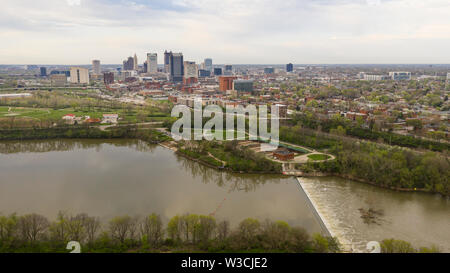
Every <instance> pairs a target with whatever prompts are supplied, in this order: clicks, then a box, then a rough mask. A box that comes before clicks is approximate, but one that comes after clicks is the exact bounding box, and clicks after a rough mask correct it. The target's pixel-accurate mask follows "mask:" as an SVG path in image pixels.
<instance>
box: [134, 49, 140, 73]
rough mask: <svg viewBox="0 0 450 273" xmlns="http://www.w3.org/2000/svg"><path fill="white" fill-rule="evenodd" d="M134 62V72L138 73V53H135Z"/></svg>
mask: <svg viewBox="0 0 450 273" xmlns="http://www.w3.org/2000/svg"><path fill="white" fill-rule="evenodd" d="M133 61H134V63H133V70H136V71H137V70H139V64H138V58H137V56H136V53H134V58H133Z"/></svg>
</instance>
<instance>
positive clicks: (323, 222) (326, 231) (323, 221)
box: [297, 177, 352, 252]
mask: <svg viewBox="0 0 450 273" xmlns="http://www.w3.org/2000/svg"><path fill="white" fill-rule="evenodd" d="M297 182H298V185H299V188H300V190H301V192H303V194H304V195H305V196H306V197H307V198H306V200H307V202H308V205H309V207H310V208H311V211H312V213H313V214H314V217H315V218H316V219H317V221H318V223H319V225H320V227H321V229H322V231H323V235H325V236H329V237H335V238H337V239H338V240H339V242H340V243H341V245H342V247H343V251H344V252H352V247H351V243H350V242H348V241H347V240H345V239H344V238H342V236H340V235H339V233H338V232H336V231H335V229H334V228H333V227H332V226H331V225H330V223H329V221H328V220H327V218H326V217H324V215H323V213H322V212H321V211H320V208H319V206H317V204H316V203H315V201H314V199H313V198H311V194H310V193H309V192H308V189H307V188H306V187H304V185H303V182H302V181H301V178H300V177H297Z"/></svg>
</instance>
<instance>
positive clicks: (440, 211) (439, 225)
mask: <svg viewBox="0 0 450 273" xmlns="http://www.w3.org/2000/svg"><path fill="white" fill-rule="evenodd" d="M298 180H299V183H300V184H301V186H302V188H303V189H304V191H305V192H306V193H307V195H308V197H309V198H310V199H311V201H312V204H313V206H314V207H315V209H316V210H317V212H318V214H319V215H320V217H322V218H323V220H324V222H325V225H326V226H327V228H328V229H329V231H330V233H331V234H332V236H334V237H337V238H338V239H339V241H340V242H341V243H342V244H343V246H344V248H345V249H346V250H347V251H352V252H367V251H366V245H367V243H368V242H370V241H378V242H381V241H382V240H384V239H391V238H394V239H399V240H405V241H407V242H410V243H411V244H412V245H413V246H414V247H415V248H417V249H418V248H420V247H431V246H433V245H434V246H437V247H438V248H439V250H440V251H441V252H450V201H449V199H448V198H445V197H442V196H440V195H432V194H425V193H412V192H396V191H391V190H387V189H382V188H378V187H375V186H372V185H367V184H362V183H358V182H354V181H350V180H346V179H340V178H336V177H322V178H299V179H298ZM369 208H372V209H376V210H378V211H382V215H380V216H379V218H378V219H377V221H376V222H374V223H365V222H364V220H363V219H362V217H361V212H360V209H364V210H367V209H369Z"/></svg>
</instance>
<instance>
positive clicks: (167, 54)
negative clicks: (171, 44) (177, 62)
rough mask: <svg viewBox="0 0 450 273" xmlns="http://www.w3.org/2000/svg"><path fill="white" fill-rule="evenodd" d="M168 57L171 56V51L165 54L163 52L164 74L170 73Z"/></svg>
mask: <svg viewBox="0 0 450 273" xmlns="http://www.w3.org/2000/svg"><path fill="white" fill-rule="evenodd" d="M170 55H172V51H170V52H167V50H166V51H164V72H165V73H170Z"/></svg>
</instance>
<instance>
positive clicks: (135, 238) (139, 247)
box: [0, 212, 341, 253]
mask: <svg viewBox="0 0 450 273" xmlns="http://www.w3.org/2000/svg"><path fill="white" fill-rule="evenodd" d="M69 241H77V242H80V244H81V245H82V251H83V252H86V253H89V252H186V251H188V252H214V253H218V252H286V253H304V252H321V253H330V252H333V253H334V252H340V251H341V247H340V244H339V242H338V241H337V239H335V238H330V237H323V236H321V235H320V234H314V235H313V236H310V235H309V234H308V233H307V232H306V231H305V229H303V228H300V227H291V226H290V225H289V224H287V223H286V222H283V221H270V220H265V221H263V222H260V221H259V220H257V219H252V218H248V219H245V220H243V221H242V222H240V223H239V224H238V225H237V227H234V228H232V227H231V225H230V222H229V221H226V220H224V221H217V220H216V219H215V218H214V217H212V216H205V215H196V214H185V215H177V216H174V217H172V218H171V219H170V220H169V221H168V223H167V224H164V223H163V220H162V217H161V216H160V215H158V214H154V213H153V214H151V215H148V216H145V217H132V216H128V215H125V216H119V217H114V218H112V219H111V220H109V221H108V222H105V223H102V222H101V221H100V219H99V218H98V217H92V216H89V215H87V214H84V213H82V214H77V215H69V214H67V213H65V212H60V213H58V216H57V217H56V220H54V221H50V220H48V219H47V218H46V217H44V216H42V215H39V214H35V213H33V214H26V215H22V216H19V215H17V214H11V215H9V216H1V215H0V252H4V253H5V252H6V253H8V252H67V250H66V248H65V246H66V244H67V243H68V242H69Z"/></svg>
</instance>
